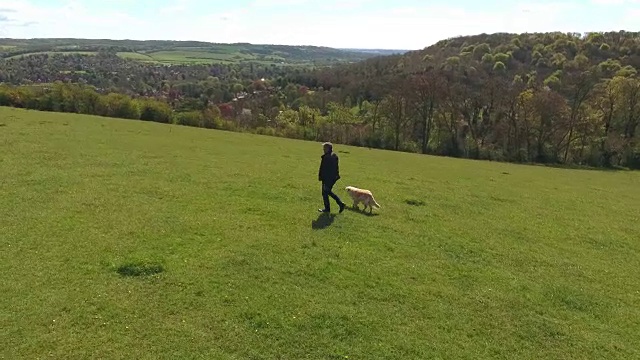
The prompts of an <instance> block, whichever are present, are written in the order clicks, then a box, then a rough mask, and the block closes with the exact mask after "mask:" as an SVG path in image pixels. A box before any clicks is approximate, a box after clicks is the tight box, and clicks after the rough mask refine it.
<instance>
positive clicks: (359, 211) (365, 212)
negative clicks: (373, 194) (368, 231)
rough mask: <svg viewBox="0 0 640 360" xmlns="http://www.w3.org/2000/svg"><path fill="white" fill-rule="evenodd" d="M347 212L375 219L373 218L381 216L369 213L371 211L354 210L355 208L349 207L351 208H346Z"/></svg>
mask: <svg viewBox="0 0 640 360" xmlns="http://www.w3.org/2000/svg"><path fill="white" fill-rule="evenodd" d="M345 210H349V211H351V212H352V213H356V214H360V215H364V216H371V217H373V216H378V215H380V214H378V213H375V212H372V213H369V210H361V209H357V208H353V207H349V206H347V207H346V208H345ZM374 211H375V210H374Z"/></svg>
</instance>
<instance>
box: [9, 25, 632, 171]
mask: <svg viewBox="0 0 640 360" xmlns="http://www.w3.org/2000/svg"><path fill="white" fill-rule="evenodd" d="M107 44H111V42H107ZM167 44H172V43H171V42H169V43H165V42H159V43H158V45H153V46H156V47H160V46H169V45H167ZM187 44H188V45H190V46H199V45H201V44H199V43H187ZM147 45H149V44H147ZM130 46H142V45H140V44H138V43H135V42H133V43H132V44H131V45H130ZM145 46H146V45H145ZM149 46H151V45H149ZM225 46H227V45H225ZM233 46H241V44H236V45H233ZM242 46H245V45H242ZM246 46H250V45H246ZM251 46H253V45H251ZM275 48H276V47H269V49H271V50H269V51H272V50H273V49H275ZM265 49H266V48H265ZM282 49H288V47H284V48H282ZM76 50H77V51H80V50H79V49H76ZM85 50H86V49H85ZM117 50H122V51H123V52H116V51H117ZM131 50H132V49H131V48H125V47H123V48H121V49H114V48H111V50H110V51H99V52H98V53H97V54H96V55H95V56H86V55H81V54H69V55H67V56H61V55H59V54H58V55H55V54H54V55H53V56H50V55H49V54H48V53H41V54H36V55H32V56H27V57H21V56H19V57H17V58H16V57H12V58H10V59H4V60H3V59H0V65H1V66H0V83H2V82H3V83H6V84H11V85H15V86H17V87H13V86H4V87H2V86H0V105H10V106H17V107H26V108H32V109H38V110H55V111H69V112H89V113H91V114H98V115H108V116H112V115H111V114H110V112H109V111H105V110H104V107H103V106H97V105H96V104H95V102H96V101H97V100H95V99H97V97H96V95H94V94H93V92H98V93H100V94H102V95H105V96H106V95H107V94H108V93H120V94H125V95H126V96H127V97H128V98H127V99H124V98H120V99H121V100H122V102H124V103H131V102H132V101H133V103H134V104H138V103H139V101H138V100H140V99H149V98H150V99H153V100H157V101H161V102H163V103H165V104H166V105H168V106H169V108H170V109H171V110H173V111H174V115H173V116H172V120H170V122H176V123H182V124H186V125H192V126H200V127H212V126H213V125H211V124H212V123H216V122H217V123H221V122H223V121H225V122H227V123H226V124H227V125H225V126H224V128H227V129H234V130H239V131H249V132H258V133H261V134H271V135H279V136H285V137H291V138H298V139H307V140H318V141H319V140H331V141H334V142H338V143H344V144H350V145H357V146H367V147H372V148H382V149H393V150H397V151H406V152H419V153H423V154H434V155H442V156H452V157H464V158H473V159H483V160H494V161H508V162H518V163H545V164H554V165H562V166H582V167H585V166H586V167H608V168H634V169H638V168H640V142H639V141H638V136H639V135H638V134H639V133H640V132H639V131H638V127H639V126H640V77H639V76H638V68H639V67H640V33H637V32H624V31H621V32H609V33H588V34H572V33H570V34H564V33H540V34H538V33H534V34H481V35H476V36H467V37H459V38H453V39H447V40H443V41H441V42H439V43H437V44H435V45H433V46H430V47H428V48H426V49H423V50H420V51H410V52H407V53H403V54H395V55H389V56H374V55H373V54H369V55H371V56H373V57H372V58H369V59H365V60H362V61H356V58H357V57H358V56H363V55H362V54H363V53H360V55H354V56H356V58H353V59H352V60H353V63H350V64H344V62H343V63H342V64H339V63H336V62H333V63H331V64H328V63H327V64H325V65H326V66H325V65H320V64H319V63H315V64H314V65H313V66H307V65H301V64H298V65H300V66H297V65H296V63H292V64H284V65H283V64H278V65H276V64H275V63H268V62H256V61H253V60H248V61H239V62H225V63H215V64H213V63H197V62H191V63H189V62H186V63H182V64H179V65H172V66H166V65H163V64H162V63H158V62H154V61H138V60H140V59H142V58H144V56H151V57H152V56H154V55H153V54H152V53H150V54H147V55H144V54H142V53H141V52H140V53H133V52H131ZM317 50H318V49H317ZM141 51H146V50H141ZM234 51H235V50H234ZM251 51H257V50H251ZM283 51H285V50H283ZM300 51H302V50H300ZM318 51H320V53H322V51H324V50H322V51H321V50H318ZM327 51H330V52H335V51H338V52H340V51H341V50H335V49H333V50H327ZM167 52H171V51H169V50H167V51H164V52H160V53H161V54H162V56H165V55H167V56H169V55H170V54H167ZM156 54H158V53H156ZM345 54H349V53H345ZM245 55H246V54H245ZM171 56H174V57H175V56H178V55H176V54H173V55H171ZM180 56H182V55H180ZM198 56H199V55H198ZM202 56H205V55H202ZM225 56H226V55H225ZM243 56H244V55H243ZM247 56H249V55H247ZM251 56H253V55H251ZM300 56H301V57H304V56H302V55H300ZM305 56H306V55H305ZM322 56H324V55H322ZM349 56H351V55H349ZM196 57H197V56H196ZM294 57H295V56H294V55H291V58H294ZM130 58H136V59H138V60H130ZM347 62H349V61H347ZM56 82H62V83H66V84H67V85H65V87H64V91H63V90H62V88H61V87H60V86H59V84H58V85H53V84H52V83H56ZM69 84H81V85H83V86H84V85H89V86H90V87H93V88H95V89H94V90H93V92H91V91H90V92H91V94H89V95H87V96H88V97H89V98H91V99H93V100H91V101H92V103H91V104H89V105H87V106H84V104H83V105H82V106H78V105H71V104H72V103H73V101H74V100H71V99H73V98H74V96H82V95H80V94H82V93H83V92H84V90H85V88H80V89H78V88H73V86H72V85H69ZM56 91H57V93H56ZM87 91H89V90H87ZM65 96H66V97H67V105H68V106H62V105H61V103H60V102H61V101H62V102H64V99H63V98H65ZM114 98H115V96H112V100H113V99H114ZM94 100H95V101H94ZM79 108H82V109H79ZM64 109H69V110H64ZM111 109H113V107H111ZM131 110H132V111H129V112H128V114H127V116H124V117H128V118H140V119H141V118H143V116H142V113H143V110H144V109H142V108H140V107H138V108H137V109H136V106H134V107H133V108H132V109H131ZM114 112H116V113H117V111H111V113H114ZM120 117H122V116H120ZM185 117H189V119H190V120H184V118H185ZM148 118H152V116H147V119H148ZM165 118H166V116H163V122H165V120H164V119H165ZM181 119H182V120H181Z"/></svg>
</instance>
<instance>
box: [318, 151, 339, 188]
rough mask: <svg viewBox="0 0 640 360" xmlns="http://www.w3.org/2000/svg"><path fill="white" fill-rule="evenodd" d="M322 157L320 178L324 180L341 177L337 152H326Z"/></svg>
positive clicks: (334, 179) (328, 180)
mask: <svg viewBox="0 0 640 360" xmlns="http://www.w3.org/2000/svg"><path fill="white" fill-rule="evenodd" d="M321 158H322V160H321V161H320V170H318V180H320V181H322V182H331V181H338V179H340V167H339V166H338V155H336V154H335V153H330V154H324V155H322V156H321Z"/></svg>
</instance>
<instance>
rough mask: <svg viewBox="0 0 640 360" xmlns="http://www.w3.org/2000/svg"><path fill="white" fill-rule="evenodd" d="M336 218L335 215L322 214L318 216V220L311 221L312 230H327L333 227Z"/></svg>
mask: <svg viewBox="0 0 640 360" xmlns="http://www.w3.org/2000/svg"><path fill="white" fill-rule="evenodd" d="M335 218H336V215H335V214H329V213H322V214H320V215H318V218H317V219H316V220H312V221H311V228H312V229H314V230H322V229H326V228H328V227H329V226H331V224H333V221H334V220H335Z"/></svg>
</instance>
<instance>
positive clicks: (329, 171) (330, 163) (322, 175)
mask: <svg viewBox="0 0 640 360" xmlns="http://www.w3.org/2000/svg"><path fill="white" fill-rule="evenodd" d="M322 148H323V150H324V154H323V155H322V157H321V158H322V161H321V162H320V170H318V180H319V181H322V200H323V201H324V209H320V210H318V211H320V212H322V213H328V212H330V211H331V206H330V204H329V196H331V197H332V198H333V199H334V200H335V201H336V203H338V206H339V207H340V212H342V211H344V208H345V206H346V205H345V204H344V203H343V202H342V200H340V198H339V197H338V196H337V195H336V194H334V193H333V191H332V190H331V189H332V188H333V185H334V184H335V183H336V181H338V180H339V179H340V167H339V166H338V155H336V154H335V153H334V152H333V144H331V143H329V142H326V143H324V144H322Z"/></svg>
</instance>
